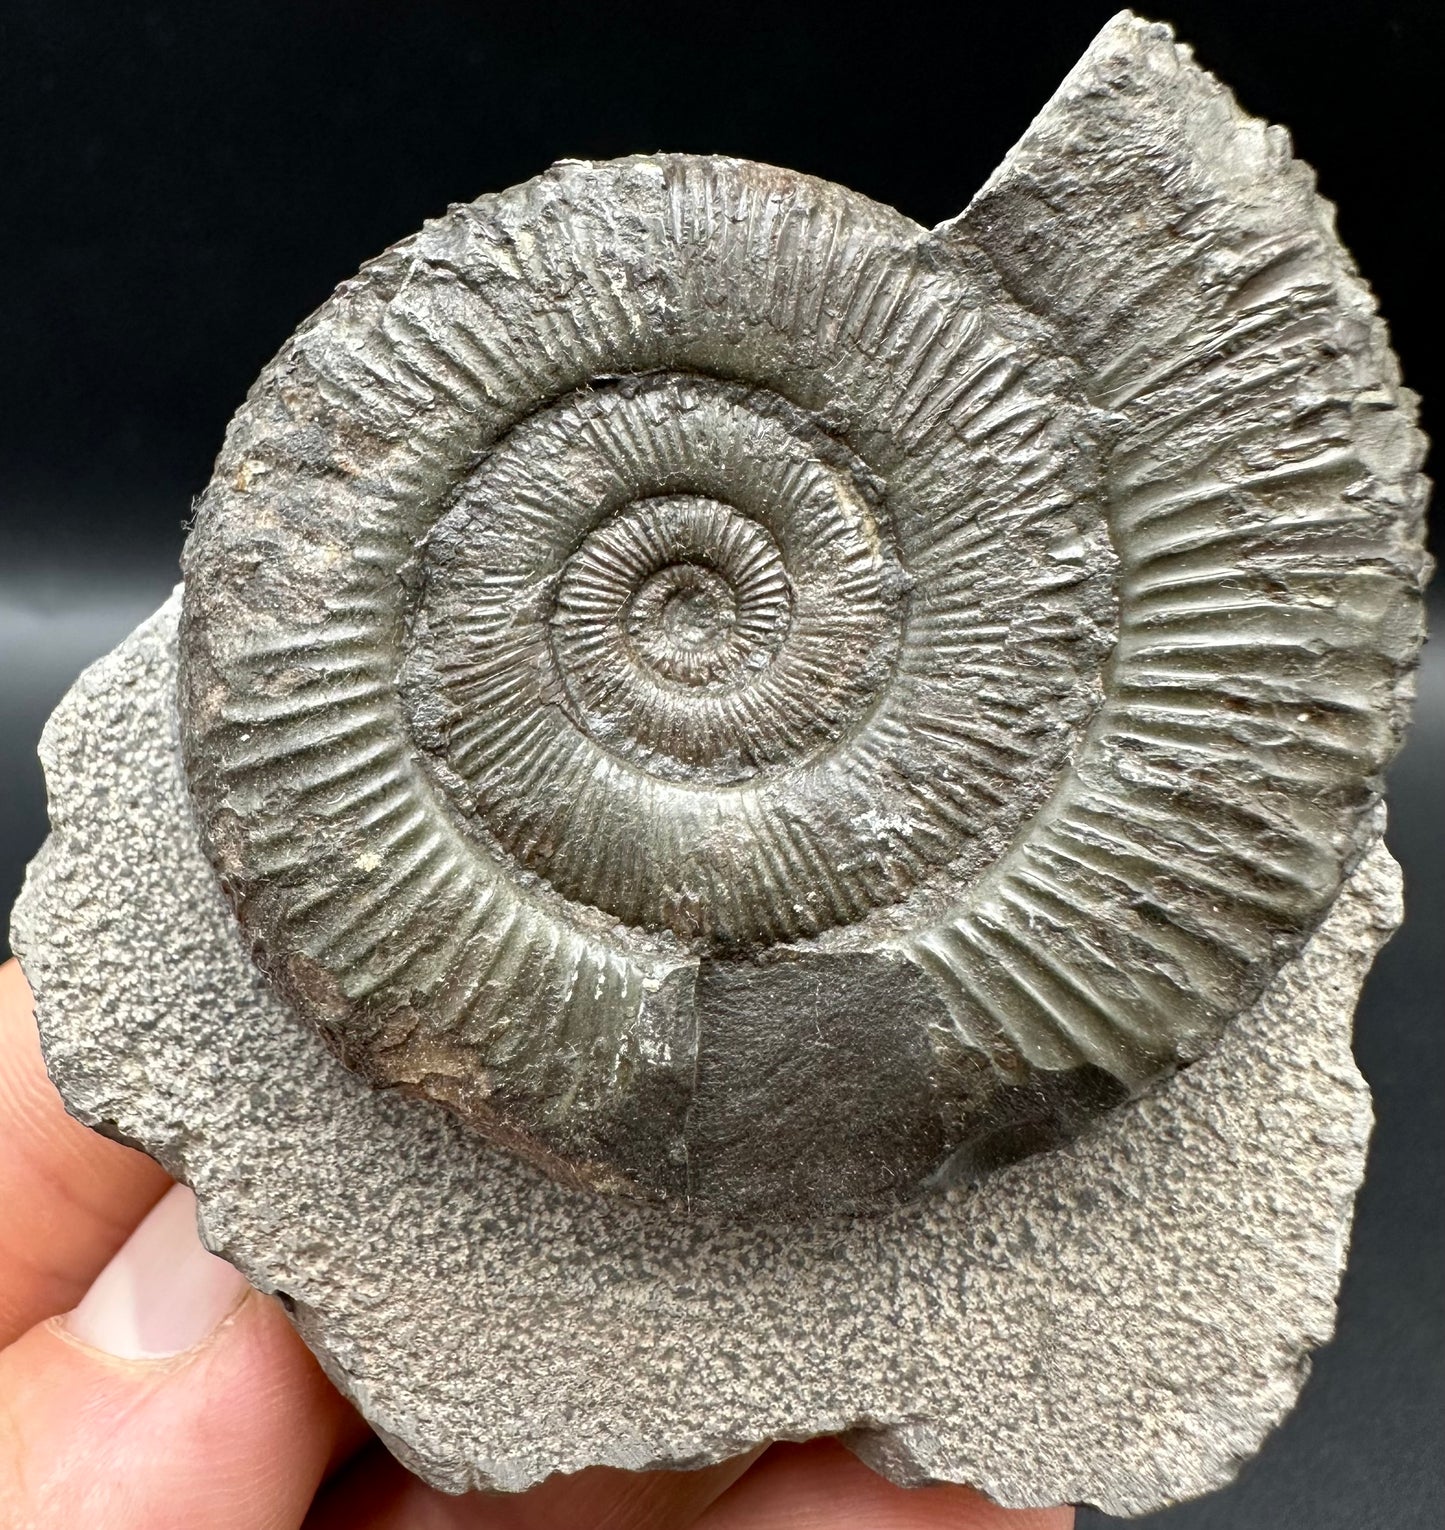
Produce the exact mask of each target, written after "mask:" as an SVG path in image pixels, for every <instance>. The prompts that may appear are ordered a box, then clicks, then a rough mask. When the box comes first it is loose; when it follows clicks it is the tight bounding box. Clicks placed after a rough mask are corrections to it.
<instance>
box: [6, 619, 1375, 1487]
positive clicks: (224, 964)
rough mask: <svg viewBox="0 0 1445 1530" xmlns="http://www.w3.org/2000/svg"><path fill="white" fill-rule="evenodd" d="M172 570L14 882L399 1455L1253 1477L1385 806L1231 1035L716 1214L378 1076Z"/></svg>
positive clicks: (1296, 1382)
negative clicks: (187, 766) (218, 794)
mask: <svg viewBox="0 0 1445 1530" xmlns="http://www.w3.org/2000/svg"><path fill="white" fill-rule="evenodd" d="M178 607H179V601H178V599H173V600H172V601H171V602H169V603H168V604H167V605H166V606H165V607H164V608H163V609H162V610H161V611H160V612H159V613H158V614H157V615H156V616H155V617H154V618H152V619H151V620H150V621H149V622H148V623H146V624H145V625H144V626H143V627H141V628H140V629H138V630H137V632H136V633H135V634H133V635H132V637H131V638H129V639H128V640H127V641H126V642H125V643H124V644H122V645H121V647H120V648H118V649H117V650H116V651H115V652H114V653H113V654H111V655H110V656H109V657H107V658H105V659H103V660H102V661H101V662H100V663H98V664H97V665H95V666H93V667H92V668H91V669H90V670H89V671H87V672H86V674H85V675H84V676H83V677H82V678H81V680H80V681H79V682H78V683H77V684H76V686H75V688H74V689H73V690H72V692H71V693H70V695H69V696H68V697H67V699H66V700H65V702H64V703H63V704H62V705H61V707H60V708H59V710H58V711H57V712H56V714H55V716H54V718H53V719H52V721H51V723H50V725H49V727H48V728H47V730H46V734H45V737H44V742H43V745H42V754H43V756H44V760H45V765H46V770H47V775H48V779H49V784H50V791H51V800H52V819H53V825H54V831H53V833H52V835H51V838H50V840H49V841H48V842H47V844H46V846H45V848H44V850H43V852H42V853H41V855H40V857H39V858H38V859H37V861H36V862H35V864H34V866H33V867H32V869H31V873H30V877H29V881H28V883H27V886H26V890H25V893H24V895H23V897H22V899H21V901H20V903H19V905H18V907H17V909H16V914H15V925H14V938H15V944H16V947H17V949H18V951H19V952H20V954H21V959H22V962H23V965H24V967H25V971H26V974H27V976H28V977H29V979H30V982H31V984H32V986H33V987H34V989H35V994H36V1004H37V1014H38V1018H39V1022H40V1027H41V1033H42V1039H43V1043H44V1047H45V1052H46V1058H47V1062H48V1064H49V1067H50V1069H51V1072H52V1075H53V1077H54V1078H55V1080H56V1083H57V1085H58V1086H59V1088H60V1090H61V1092H62V1094H63V1095H64V1097H65V1099H66V1101H67V1104H68V1105H69V1107H70V1109H71V1110H72V1111H73V1112H74V1113H75V1114H76V1115H77V1116H78V1117H79V1118H80V1119H82V1120H84V1121H86V1122H88V1123H89V1124H91V1125H92V1126H95V1127H97V1128H98V1129H100V1130H102V1131H105V1132H107V1133H108V1134H110V1135H113V1136H115V1137H117V1138H119V1139H121V1140H123V1141H126V1142H130V1143H134V1144H136V1145H138V1146H140V1147H142V1148H143V1149H144V1150H145V1151H147V1152H149V1153H151V1154H153V1155H154V1156H155V1157H156V1158H158V1159H159V1160H160V1161H161V1162H162V1163H163V1164H165V1165H166V1167H167V1168H168V1169H169V1170H170V1171H171V1172H172V1173H174V1174H176V1175H178V1176H180V1177H181V1178H183V1179H185V1180H186V1181H187V1182H189V1183H190V1184H191V1185H193V1186H194V1188H195V1190H196V1192H197V1195H198V1197H199V1201H200V1206H201V1214H202V1219H203V1230H204V1235H205V1237H206V1240H207V1242H208V1243H209V1244H210V1245H211V1246H212V1247H213V1248H215V1249H216V1250H217V1251H218V1252H219V1253H221V1254H223V1255H224V1256H225V1257H227V1258H228V1259H231V1260H232V1261H233V1262H234V1263H236V1264H237V1265H238V1266H239V1267H240V1268H241V1269H242V1270H244V1271H245V1273H246V1274H247V1275H248V1277H249V1278H250V1279H251V1280H252V1281H253V1282H254V1283H255V1284H256V1285H257V1286H258V1287H260V1288H261V1289H263V1290H266V1291H273V1292H276V1293H277V1294H278V1295H279V1296H280V1297H281V1299H282V1301H283V1303H284V1304H285V1306H286V1307H287V1309H288V1310H289V1311H290V1312H291V1313H292V1315H293V1318H294V1320H295V1322H296V1324H297V1327H298V1329H299V1330H300V1332H301V1334H302V1336H303V1337H304V1338H305V1340H306V1341H307V1343H308V1344H310V1345H311V1347H312V1348H313V1349H314V1350H315V1351H316V1353H317V1354H318V1356H319V1357H320V1358H321V1360H322V1363H323V1364H324V1365H325V1366H326V1368H327V1370H328V1372H329V1374H330V1375H331V1376H332V1377H333V1379H334V1380H335V1381H336V1383H337V1384H338V1385H339V1386H340V1387H341V1388H342V1390H344V1391H345V1392H346V1393H347V1394H348V1395H349V1396H350V1397H352V1398H353V1399H354V1400H355V1401H356V1403H357V1404H358V1406H359V1407H360V1408H361V1410H362V1411H363V1412H364V1413H365V1415H366V1416H367V1418H368V1419H369V1420H370V1422H371V1423H372V1424H373V1426H374V1427H375V1428H376V1429H377V1430H378V1431H379V1432H380V1433H381V1434H382V1436H383V1437H384V1438H385V1439H386V1440H387V1441H388V1443H389V1444H390V1445H391V1446H392V1448H393V1449H394V1450H395V1451H396V1452H397V1454H398V1455H399V1456H400V1457H401V1458H402V1459H403V1460H404V1461H405V1462H406V1463H407V1464H408V1465H409V1466H411V1467H412V1468H413V1469H414V1470H415V1471H417V1472H419V1473H420V1474H421V1475H423V1476H424V1477H426V1478H427V1479H428V1480H429V1481H431V1482H433V1483H435V1484H437V1485H438V1486H441V1487H443V1488H447V1489H451V1490H461V1489H465V1488H467V1487H472V1486H481V1487H496V1488H502V1489H520V1488H524V1487H526V1486H527V1485H529V1484H530V1483H532V1482H535V1481H537V1480H538V1479H540V1478H542V1477H544V1476H546V1475H547V1474H548V1473H551V1472H554V1471H573V1470H576V1469H578V1468H581V1467H584V1466H587V1465H591V1464H594V1463H608V1464H612V1465H615V1466H621V1467H628V1468H642V1467H654V1466H673V1467H687V1466H696V1465H700V1464H702V1463H705V1462H709V1461H713V1460H716V1459H719V1458H721V1457H725V1456H728V1455H730V1454H733V1453H736V1452H739V1451H742V1450H745V1449H747V1448H748V1447H749V1446H752V1445H754V1444H756V1443H757V1442H759V1441H763V1440H767V1439H773V1438H802V1437H807V1436H812V1435H816V1434H821V1433H825V1432H833V1431H840V1432H844V1433H845V1435H846V1437H847V1439H848V1441H849V1443H850V1444H851V1445H852V1446H853V1448H854V1449H855V1450H857V1451H858V1453H859V1454H860V1455H861V1456H862V1457H863V1458H864V1459H865V1460H867V1461H868V1462H869V1463H870V1464H872V1465H874V1466H876V1467H877V1468H878V1469H879V1470H881V1471H884V1472H885V1473H887V1474H888V1475H889V1476H891V1477H893V1478H894V1479H895V1480H897V1481H900V1482H905V1483H908V1482H920V1481H925V1480H932V1479H944V1480H964V1481H969V1482H972V1483H974V1484H975V1485H977V1486H978V1487H980V1488H981V1489H982V1490H983V1491H985V1492H986V1493H988V1494H989V1495H991V1496H992V1497H994V1498H995V1499H997V1500H999V1501H1000V1502H1002V1503H1006V1504H1012V1505H1025V1504H1033V1505H1040V1504H1048V1503H1054V1502H1059V1501H1083V1502H1089V1503H1093V1504H1096V1505H1098V1506H1100V1507H1101V1508H1104V1509H1106V1510H1108V1511H1109V1512H1112V1513H1123V1514H1137V1513H1142V1512H1145V1511H1148V1510H1150V1509H1153V1508H1156V1507H1158V1506H1160V1505H1162V1504H1164V1503H1167V1502H1170V1501H1173V1500H1177V1499H1180V1498H1184V1497H1188V1496H1190V1495H1193V1494H1196V1493H1200V1492H1203V1491H1206V1490H1208V1489H1210V1488H1213V1487H1217V1486H1219V1485H1221V1484H1223V1483H1224V1482H1226V1481H1228V1480H1229V1479H1230V1478H1231V1477H1232V1476H1233V1474H1234V1472H1235V1470H1236V1468H1237V1466H1238V1465H1239V1463H1240V1462H1241V1461H1243V1460H1244V1459H1246V1458H1247V1457H1248V1456H1249V1455H1250V1454H1251V1453H1252V1452H1253V1451H1254V1450H1255V1449H1256V1448H1257V1446H1258V1445H1259V1443H1260V1440H1261V1439H1262V1438H1263V1436H1264V1435H1265V1433H1266V1432H1267V1431H1268V1430H1269V1429H1270V1428H1271V1427H1272V1426H1273V1425H1274V1424H1275V1423H1277V1422H1278V1421H1279V1420H1280V1418H1281V1417H1282V1416H1283V1415H1284V1414H1285V1412H1286V1411H1287V1410H1288V1409H1289V1407H1290V1406H1291V1405H1292V1403H1293V1401H1294V1399H1295V1397H1296V1395H1297V1393H1298V1391H1299V1388H1300V1385H1301V1383H1302V1381H1303V1379H1304V1376H1305V1374H1306V1373H1307V1370H1308V1356H1309V1352H1310V1351H1311V1349H1312V1348H1314V1347H1315V1346H1316V1345H1318V1344H1320V1343H1322V1342H1323V1341H1324V1340H1326V1339H1327V1338H1328V1337H1329V1335H1330V1332H1331V1330H1332V1326H1333V1323H1334V1311H1335V1309H1334V1298H1335V1292H1336V1287H1337V1283H1338V1279H1339V1274H1340V1270H1341V1266H1342V1261H1343V1257H1344V1250H1345V1246H1346V1241H1347V1237H1348V1230H1349V1222H1350V1212H1351V1205H1352V1199H1353V1194H1354V1190H1355V1188H1356V1186H1357V1185H1358V1183H1359V1180H1360V1177H1361V1173H1362V1170H1363V1164H1364V1157H1365V1146H1366V1140H1367V1136H1368V1132H1369V1126H1370V1108H1369V1098H1368V1093H1367V1091H1366V1089H1365V1086H1364V1083H1363V1081H1362V1080H1361V1078H1360V1076H1359V1074H1358V1072H1357V1070H1356V1068H1355V1065H1354V1063H1353V1060H1352V1058H1351V1055H1350V1046H1349V1036H1350V1017H1351V1014H1352V1011H1353V1008H1354V1004H1355V1000H1356V996H1357V993H1358V989H1359V985H1360V982H1361V980H1362V978H1363V975H1364V973H1365V971H1366V970H1367V968H1368V966H1369V964H1370V961H1371V959H1372V957H1373V955H1374V953H1375V951H1376V950H1377V949H1378V947H1379V945H1380V944H1381V942H1382V941H1383V940H1384V939H1385V938H1386V937H1387V936H1388V934H1389V932H1390V931H1391V930H1392V929H1393V928H1394V927H1395V925H1396V924H1397V922H1398V919H1399V882H1398V872H1397V869H1396V867H1395V865H1394V863H1393V862H1392V861H1391V859H1390V858H1389V856H1388V855H1387V854H1386V852H1385V850H1384V849H1383V847H1382V845H1381V844H1380V843H1379V842H1378V840H1377V841H1376V842H1375V844H1374V845H1373V847H1372V848H1371V849H1370V850H1369V852H1368V853H1367V855H1366V856H1365V858H1364V859H1363V861H1362V862H1361V863H1360V865H1359V866H1358V868H1357V869H1356V870H1355V871H1354V872H1353V874H1352V875H1351V877H1350V879H1349V881H1348V882H1347V883H1346V886H1345V889H1344V892H1343V893H1342V895H1341V897H1340V899H1339V901H1338V902H1337V903H1336V905H1335V906H1334V908H1333V910H1332V911H1331V912H1330V914H1329V915H1328V917H1327V918H1326V919H1325V921H1324V922H1323V924H1322V925H1321V926H1320V928H1319V929H1318V931H1317V932H1316V933H1315V935H1314V936H1313V937H1312V938H1311V940H1310V941H1309V942H1308V944H1307V945H1306V946H1305V948H1304V950H1303V951H1302V952H1301V954H1300V955H1299V956H1298V957H1297V958H1296V959H1294V960H1293V961H1291V962H1290V963H1289V964H1288V965H1287V966H1285V967H1284V968H1283V969H1282V970H1281V971H1280V972H1279V973H1278V975H1277V976H1276V978H1275V979H1274V981H1273V982H1272V984H1271V985H1270V987H1269V989H1268V990H1267V992H1266V993H1265V995H1264V996H1263V998H1262V999H1261V1000H1260V1001H1259V1002H1258V1003H1257V1004H1255V1005H1254V1006H1253V1007H1252V1008H1251V1009H1249V1010H1248V1011H1247V1012H1246V1013H1245V1014H1243V1015H1242V1016H1241V1017H1240V1019H1239V1020H1238V1021H1237V1022H1236V1023H1235V1024H1234V1025H1233V1026H1231V1027H1230V1029H1229V1030H1228V1032H1227V1033H1226V1035H1225V1037H1224V1040H1223V1041H1222V1043H1221V1045H1220V1046H1219V1047H1218V1049H1217V1050H1216V1051H1214V1052H1213V1053H1211V1054H1210V1055H1209V1056H1208V1057H1207V1058H1205V1059H1203V1060H1202V1061H1200V1062H1198V1063H1197V1064H1195V1065H1194V1066H1192V1067H1190V1068H1188V1069H1187V1070H1186V1071H1184V1072H1182V1073H1180V1074H1178V1075H1176V1076H1175V1077H1174V1078H1173V1079H1172V1080H1171V1081H1170V1082H1168V1083H1167V1084H1164V1085H1163V1086H1160V1087H1158V1088H1157V1089H1156V1090H1155V1091H1154V1092H1152V1093H1150V1094H1148V1095H1146V1096H1145V1097H1143V1098H1141V1099H1139V1100H1137V1101H1135V1102H1133V1103H1132V1104H1130V1105H1128V1106H1125V1107H1123V1108H1122V1109H1121V1110H1119V1111H1118V1112H1116V1113H1114V1114H1113V1115H1111V1116H1109V1117H1107V1118H1105V1119H1103V1120H1102V1121H1100V1122H1099V1123H1098V1124H1097V1125H1096V1126H1094V1127H1093V1128H1091V1129H1090V1130H1089V1131H1088V1132H1087V1133H1086V1134H1085V1135H1084V1136H1083V1137H1082V1138H1080V1139H1079V1140H1078V1141H1077V1142H1075V1143H1073V1144H1072V1145H1070V1146H1068V1147H1065V1148H1061V1149H1058V1150H1055V1151H1054V1152H1052V1153H1048V1154H1044V1155H1040V1156H1037V1157H1034V1158H1032V1159H1030V1160H1027V1161H1025V1162H1023V1163H1021V1164H1018V1165H1016V1166H1014V1167H1013V1168H1010V1169H1007V1170H1004V1171H1002V1172H1001V1173H998V1174H996V1175H994V1176H992V1177H991V1178H989V1179H987V1180H986V1181H984V1182H983V1183H982V1184H979V1185H977V1186H973V1187H970V1186H961V1187H955V1188H952V1189H949V1190H947V1191H940V1192H935V1193H934V1194H932V1195H931V1196H929V1197H926V1198H925V1199H924V1200H922V1201H920V1202H917V1203H915V1204H913V1205H911V1206H909V1207H906V1208H903V1209H900V1210H898V1211H896V1212H893V1213H890V1214H888V1215H886V1216H882V1217H879V1218H876V1219H871V1220H870V1219H851V1220H850V1219H838V1220H833V1221H824V1222H817V1223H813V1224H805V1225H801V1226H791V1227H785V1228H769V1227H759V1226H752V1227H749V1226H741V1225H736V1224H734V1225H730V1226H724V1225H716V1224H711V1223H709V1222H707V1221H700V1220H688V1219H685V1218H679V1217H677V1216H675V1215H672V1214H670V1213H668V1212H667V1211H664V1210H658V1209H650V1208H647V1207H643V1206H638V1205H635V1204H629V1203H626V1202H624V1201H621V1200H618V1199H615V1198H609V1197H606V1196H602V1195H598V1194H594V1193H591V1192H582V1191H575V1190H568V1189H564V1188H562V1187H561V1186H559V1185H557V1184H555V1183H553V1182H551V1181H549V1180H547V1179H546V1178H544V1177H543V1176H542V1175H541V1174H540V1173H538V1172H536V1171H535V1170H533V1169H532V1168H530V1167H528V1166H527V1165H525V1164H523V1163H521V1162H519V1161H514V1160H512V1159H509V1158H508V1157H506V1156H504V1155H502V1154H500V1153H498V1152H496V1151H495V1150H493V1149H490V1148H488V1147H487V1146H486V1145H485V1144H484V1143H483V1142H482V1141H481V1140H480V1139H479V1138H478V1137H476V1136H475V1135H474V1134H472V1133H470V1132H469V1131H468V1130H467V1129H466V1128H465V1127H464V1126H463V1125H462V1124H461V1123H460V1122H459V1121H458V1120H457V1119H456V1118H455V1117H454V1116H452V1115H450V1114H449V1113H448V1112H447V1111H446V1110H445V1109H443V1108H442V1107H440V1106H438V1105H435V1104H432V1103H430V1102H426V1101H421V1100H416V1099H408V1098H403V1097H400V1096H398V1095H396V1094H394V1093H388V1092H385V1091H378V1090H375V1089H373V1088H371V1087H370V1086H368V1085H367V1084H366V1083H365V1082H364V1081H363V1080H362V1079H361V1078H359V1077H358V1076H357V1075H355V1074H353V1073H351V1072H348V1071H347V1070H346V1069H345V1068H344V1067H343V1066H342V1065H341V1064H340V1063H339V1062H338V1061H337V1059H336V1058H335V1057H334V1056H333V1055H332V1054H331V1053H330V1052H329V1051H328V1050H327V1049H326V1047H325V1045H324V1044H323V1042H322V1041H321V1039H320V1038H319V1036H318V1035H317V1034H316V1032H315V1031H314V1030H312V1029H311V1028H310V1027H308V1026H307V1025H305V1024H304V1023H302V1022H301V1021H300V1020H299V1019H298V1018H297V1017H296V1016H295V1015H294V1014H293V1013H291V1012H290V1011H289V1010H288V1009H287V1007H286V1006H285V1005H284V1004H283V1003H282V1002H281V1001H280V1000H279V999H278V998H277V997H276V996H275V995H274V994H273V993H272V992H271V991H270V990H269V989H268V988H267V986H266V984H265V982H264V981H263V979H262V978H261V977H260V975H259V974H258V973H257V971H256V970H255V968H254V966H253V965H252V963H251V961H250V959H249V957H248V954H247V951H246V949H245V948H244V945H243V942H242V938H241V935H240V933H239V930H238V927H237V925H236V923H235V921H234V919H233V917H232V915H231V913H230V911H229V909H228V907H227V905H226V903H225V901H224V899H223V897H222V895H221V892H220V889H219V887H218V885H217V883H216V881H215V878H214V876H213V874H212V872H211V870H210V868H209V866H208V864H207V862H206V860H205V857H204V855H203V853H202V850H201V847H200V843H199V840H198V837H197V834H196V831H195V827H194V824H193V822H192V819H191V814H190V809H189V804H188V797H187V791H186V786H185V782H184V777H183V773H182V767H181V759H180V752H179V739H178V734H177V721H176V715H177V714H176V702H175V683H176V668H175V666H176V656H175V640H176V624H177V617H178Z"/></svg>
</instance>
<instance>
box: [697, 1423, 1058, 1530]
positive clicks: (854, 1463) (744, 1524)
mask: <svg viewBox="0 0 1445 1530" xmlns="http://www.w3.org/2000/svg"><path fill="white" fill-rule="evenodd" d="M1073 1523H1074V1511H1073V1509H1071V1508H1068V1507H1062V1508H1046V1509H1004V1508H1000V1507H999V1505H998V1504H996V1503H994V1502H993V1501H992V1500H991V1499H988V1498H986V1497H985V1496H984V1495H983V1494H982V1493H980V1492H978V1491H977V1490H976V1489H974V1488H971V1487H966V1486H963V1485H955V1484H951V1483H940V1484H937V1485H935V1486H930V1487H917V1488H901V1487H897V1486H895V1485H894V1484H893V1483H891V1482H888V1481H886V1480H885V1479H884V1478H882V1477H880V1476H878V1475H877V1474H876V1473H875V1472H873V1471H871V1470H870V1469H869V1468H868V1467H866V1466H865V1465H864V1464H863V1463H862V1462H861V1461H860V1460H859V1459H858V1458H857V1457H856V1456H855V1455H853V1453H852V1452H851V1451H849V1450H847V1449H845V1448H844V1447H843V1446H842V1445H841V1444H839V1442H838V1441H837V1440H811V1441H809V1442H807V1443H806V1444H801V1445H794V1444H780V1445H774V1446H773V1447H772V1448H771V1449H770V1450H769V1451H768V1453H767V1455H765V1456H764V1457H763V1459H762V1460H761V1461H760V1462H759V1463H758V1464H757V1465H756V1466H755V1467H754V1468H753V1469H752V1471H750V1472H749V1473H748V1474H747V1476H746V1477H744V1478H743V1479H742V1480H741V1481H740V1482H738V1483H736V1484H735V1485H734V1486H733V1487H732V1488H731V1489H730V1490H729V1491H728V1493H727V1494H726V1495H725V1496H724V1497H723V1498H722V1499H720V1500H719V1501H718V1502H717V1503H716V1504H714V1505H713V1507H712V1508H711V1509H710V1510H709V1511H708V1513H707V1514H705V1515H704V1516H703V1518H702V1519H701V1520H699V1521H698V1530H1070V1527H1071V1526H1072V1525H1073Z"/></svg>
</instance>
